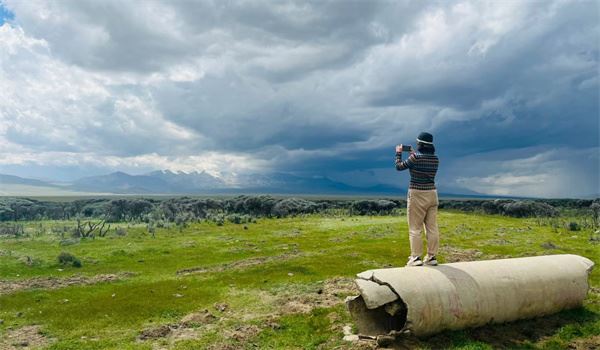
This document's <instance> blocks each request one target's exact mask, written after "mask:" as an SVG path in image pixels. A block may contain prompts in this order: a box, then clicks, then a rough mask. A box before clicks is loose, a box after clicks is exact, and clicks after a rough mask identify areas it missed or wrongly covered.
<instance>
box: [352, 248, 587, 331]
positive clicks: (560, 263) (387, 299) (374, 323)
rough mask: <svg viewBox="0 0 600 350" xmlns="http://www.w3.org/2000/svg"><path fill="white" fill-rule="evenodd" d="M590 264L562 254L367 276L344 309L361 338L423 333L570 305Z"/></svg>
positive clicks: (578, 299) (580, 296)
mask: <svg viewBox="0 0 600 350" xmlns="http://www.w3.org/2000/svg"><path fill="white" fill-rule="evenodd" d="M593 266H594V263H593V262H592V261H591V260H589V259H587V258H584V257H581V256H578V255H570V254H565V255H546V256H538V257H528V258H515V259H500V260H485V261H472V262H459V263H452V264H443V265H439V266H435V267H434V266H426V267H408V268H405V267H401V268H391V269H378V270H369V271H365V272H362V273H360V274H358V275H357V277H358V279H356V284H357V286H358V288H359V291H360V293H361V295H360V296H358V297H356V298H351V299H349V300H348V302H347V304H348V308H349V310H350V313H351V314H352V316H353V317H354V319H355V320H356V323H357V326H358V329H359V332H360V333H361V334H367V335H380V334H387V333H389V332H390V331H392V333H394V331H397V332H400V331H410V332H411V333H413V334H415V335H417V336H422V335H429V334H433V333H437V332H439V331H442V330H445V329H462V328H466V327H477V326H481V325H484V324H487V323H502V322H509V321H514V320H518V319H525V318H533V317H538V316H543V315H548V314H552V313H555V312H558V311H561V310H564V309H570V308H575V307H578V306H580V305H581V304H582V302H583V300H584V299H585V297H586V294H587V290H588V287H589V285H588V276H589V273H590V272H591V270H592V268H593Z"/></svg>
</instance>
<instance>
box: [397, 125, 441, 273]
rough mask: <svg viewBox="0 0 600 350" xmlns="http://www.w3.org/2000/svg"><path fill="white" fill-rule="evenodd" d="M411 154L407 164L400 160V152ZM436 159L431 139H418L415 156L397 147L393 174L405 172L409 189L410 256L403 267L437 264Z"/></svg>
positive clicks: (427, 135)
mask: <svg viewBox="0 0 600 350" xmlns="http://www.w3.org/2000/svg"><path fill="white" fill-rule="evenodd" d="M403 151H404V152H410V156H409V157H408V159H406V160H402V152H403ZM438 165H439V159H438V157H437V156H436V155H435V147H434V145H433V135H431V134H430V133H428V132H422V133H420V134H419V137H417V152H415V151H414V150H413V149H412V147H411V146H406V145H404V146H403V145H398V146H396V170H398V171H402V170H406V169H408V170H409V172H410V186H409V188H408V197H407V212H408V214H407V216H408V232H409V240H410V256H409V257H408V262H407V263H406V266H422V265H423V264H425V265H431V266H436V265H437V264H438V262H437V259H436V255H437V252H438V248H439V245H440V236H439V230H438V224H437V210H438V204H439V202H438V195H437V189H436V187H435V175H436V173H437V170H438ZM423 226H425V235H426V237H427V255H425V258H424V259H423V260H421V255H422V254H423V240H422V238H421V231H422V229H423Z"/></svg>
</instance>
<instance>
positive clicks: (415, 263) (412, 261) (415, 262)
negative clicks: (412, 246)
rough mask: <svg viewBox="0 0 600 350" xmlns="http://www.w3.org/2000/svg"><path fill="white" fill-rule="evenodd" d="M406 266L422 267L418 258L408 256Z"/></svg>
mask: <svg viewBox="0 0 600 350" xmlns="http://www.w3.org/2000/svg"><path fill="white" fill-rule="evenodd" d="M406 266H423V261H422V260H421V257H420V256H409V257H408V262H407V263H406Z"/></svg>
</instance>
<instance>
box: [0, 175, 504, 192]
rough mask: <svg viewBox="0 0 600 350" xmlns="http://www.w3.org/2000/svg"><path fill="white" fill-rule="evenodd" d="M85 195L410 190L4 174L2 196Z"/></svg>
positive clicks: (297, 180) (280, 179)
mask: <svg viewBox="0 0 600 350" xmlns="http://www.w3.org/2000/svg"><path fill="white" fill-rule="evenodd" d="M36 192H37V195H45V196H47V195H55V194H65V195H78V194H81V195H84V194H86V195H87V194H94V193H95V194H157V195H159V194H171V195H186V194H190V195H203V194H206V195H211V194H259V193H265V194H283V195H285V194H288V195H292V194H307V195H319V194H323V195H366V196H368V195H380V196H405V195H406V189H405V188H401V187H396V186H392V185H387V184H379V185H376V186H371V187H357V186H351V185H347V184H344V183H341V182H337V181H334V180H331V179H330V178H327V177H324V176H315V177H303V176H297V175H293V174H287V173H266V174H228V175H224V176H213V175H211V174H209V173H206V172H191V173H185V172H172V171H169V170H162V171H161V170H159V171H153V172H150V173H147V174H142V175H130V174H127V173H124V172H121V171H117V172H114V173H110V174H106V175H98V176H89V177H84V178H81V179H78V180H76V181H74V182H72V183H70V184H52V183H50V182H46V181H41V180H34V179H27V178H21V177H18V176H12V175H1V174H0V195H4V196H7V195H9V196H22V195H36ZM440 197H446V198H448V197H452V198H492V197H497V196H486V195H482V194H477V193H468V194H452V193H440Z"/></svg>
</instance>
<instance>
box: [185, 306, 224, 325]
mask: <svg viewBox="0 0 600 350" xmlns="http://www.w3.org/2000/svg"><path fill="white" fill-rule="evenodd" d="M216 320H217V316H215V315H213V314H211V313H210V312H209V311H208V310H203V311H200V312H194V313H191V314H189V315H186V316H185V317H184V318H182V319H181V322H180V325H181V326H183V327H187V328H193V327H198V326H201V325H205V324H208V323H213V322H215V321H216Z"/></svg>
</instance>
